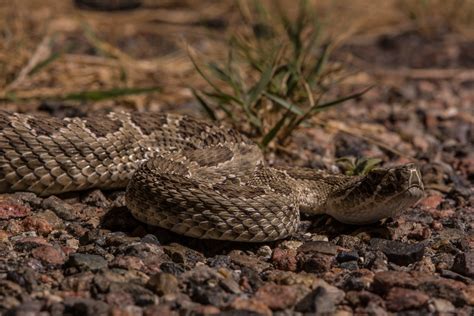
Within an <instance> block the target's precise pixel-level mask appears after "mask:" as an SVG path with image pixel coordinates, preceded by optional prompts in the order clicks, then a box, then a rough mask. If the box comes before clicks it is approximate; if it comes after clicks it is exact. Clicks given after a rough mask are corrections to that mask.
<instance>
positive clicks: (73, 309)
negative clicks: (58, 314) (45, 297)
mask: <svg viewBox="0 0 474 316" xmlns="http://www.w3.org/2000/svg"><path fill="white" fill-rule="evenodd" d="M63 304H64V307H63V308H64V310H63V314H70V315H84V316H101V315H104V316H105V315H108V310H109V306H108V305H107V304H106V303H104V302H101V301H96V300H93V299H86V298H72V297H67V298H66V299H65V300H64V301H63Z"/></svg>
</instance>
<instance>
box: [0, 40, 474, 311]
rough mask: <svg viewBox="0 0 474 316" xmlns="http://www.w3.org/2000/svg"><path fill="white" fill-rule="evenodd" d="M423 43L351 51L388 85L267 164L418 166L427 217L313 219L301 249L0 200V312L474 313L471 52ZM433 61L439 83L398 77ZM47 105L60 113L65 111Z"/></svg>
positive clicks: (119, 208)
mask: <svg viewBox="0 0 474 316" xmlns="http://www.w3.org/2000/svg"><path fill="white" fill-rule="evenodd" d="M413 36H414V35H412V34H411V33H410V34H409V35H404V36H401V35H400V36H397V37H390V38H389V39H387V37H383V38H381V39H380V40H379V41H378V42H377V43H375V44H374V43H372V44H370V45H367V46H356V45H352V46H346V47H345V48H343V49H342V52H343V53H349V54H353V55H354V56H356V57H357V58H358V59H359V65H360V63H368V62H372V63H374V64H375V65H378V66H380V67H381V66H384V67H385V68H384V72H383V73H380V71H379V72H378V73H375V75H374V77H370V78H371V80H372V79H373V78H378V79H380V81H381V84H379V85H378V86H377V87H375V88H374V89H372V90H371V91H369V92H368V93H367V94H366V95H365V96H364V97H363V99H362V100H357V101H353V102H351V103H349V104H345V105H344V106H342V107H340V108H338V109H336V110H332V111H328V112H326V113H324V115H323V116H321V118H322V119H323V120H324V124H323V125H324V126H323V127H321V128H319V129H318V128H305V129H302V130H300V131H299V132H298V133H297V134H296V135H295V136H294V138H293V141H292V143H291V144H289V145H288V148H287V149H286V150H285V152H286V154H280V153H277V154H270V155H269V157H268V158H269V161H270V162H272V163H291V164H292V165H301V166H310V167H318V168H326V169H329V170H338V169H339V170H340V169H341V168H342V167H341V165H340V164H338V163H336V160H337V159H338V158H341V157H347V156H353V157H364V156H365V157H377V158H380V159H382V160H383V161H384V165H386V166H388V165H396V164H400V163H405V162H407V161H409V158H408V157H412V158H415V159H416V161H417V162H418V163H419V165H420V168H421V171H422V174H423V179H424V183H425V186H426V197H425V198H424V199H423V200H421V201H420V203H419V204H417V205H416V206H415V207H413V208H411V209H409V210H407V211H406V212H405V213H404V214H402V215H401V216H400V217H398V218H395V219H388V220H386V221H383V222H381V223H379V224H376V225H370V226H362V227H358V226H348V225H343V224H340V223H338V222H336V221H334V220H331V219H330V218H328V217H326V216H317V217H304V218H303V219H302V223H301V225H300V228H299V230H298V233H297V234H295V236H293V237H292V238H288V239H287V240H282V241H277V242H273V243H266V244H241V243H232V242H217V241H210V240H195V239H191V238H185V237H182V236H178V235H175V234H172V233H170V232H168V231H166V230H162V229H159V228H155V227H151V226H147V225H144V224H142V223H140V222H138V221H137V220H135V219H134V218H133V217H132V216H131V214H130V213H129V211H128V210H127V209H126V207H124V194H123V191H114V192H103V191H100V190H93V191H87V192H80V193H70V194H65V195H63V196H58V197H57V196H50V197H44V198H43V197H38V196H36V195H35V194H32V193H24V192H19V193H15V194H1V195H0V314H5V315H36V314H39V315H64V314H68V315H106V314H108V315H213V314H219V315H272V314H274V315H305V314H307V315H314V314H317V315H331V314H334V315H351V314H354V313H355V314H361V315H365V314H371V315H387V314H388V315H390V314H398V315H419V314H428V313H431V314H440V315H444V314H458V315H473V313H474V282H473V278H474V234H473V231H474V212H473V202H474V196H473V194H472V193H473V191H472V182H473V180H474V177H473V175H474V152H473V142H474V128H473V125H474V116H473V104H474V94H473V92H472V91H473V87H474V78H471V79H469V78H467V79H466V78H464V79H462V78H461V79H456V78H451V77H449V76H448V77H446V76H444V75H445V73H444V72H442V69H444V68H447V67H457V66H459V67H466V69H471V68H468V67H473V63H472V55H470V54H462V53H459V52H465V47H472V46H473V44H472V43H466V42H461V43H459V45H458V46H456V43H454V44H453V42H452V41H450V42H449V45H447V44H445V41H444V40H438V41H433V42H429V43H426V42H422V41H420V40H418V41H417V40H416V38H415V39H414V37H413ZM415 37H416V34H415ZM407 43H408V44H409V45H408V44H407ZM440 43H441V44H440ZM417 45H418V46H417ZM400 47H402V48H406V47H408V48H407V49H400ZM456 48H457V49H458V50H457V52H458V54H456V53H453V51H454V52H456ZM410 49H411V50H410ZM424 49H426V51H425V50H424ZM421 50H423V53H425V54H422V53H420V55H422V56H428V57H429V58H432V60H433V61H435V62H436V61H439V63H438V64H431V65H430V66H432V67H433V68H436V69H438V70H439V73H441V74H442V75H443V76H437V77H436V78H431V77H430V78H425V77H423V76H421V78H420V76H418V75H417V76H416V77H417V78H411V77H410V73H408V75H404V76H400V74H399V73H392V72H390V69H391V68H390V67H392V66H393V67H395V65H396V66H397V67H398V66H400V64H403V62H404V61H405V62H407V63H406V66H407V67H414V68H417V67H426V66H427V65H426V63H425V59H415V60H412V59H410V56H411V54H413V52H415V51H416V52H420V51H421ZM381 54H385V55H384V58H379V59H376V60H371V58H372V57H373V56H380V55H381ZM430 54H431V55H430ZM371 56H372V57H371ZM394 56H396V57H394ZM428 57H426V58H428ZM364 58H366V59H367V60H364ZM408 61H409V62H408ZM402 66H403V65H402ZM409 69H411V68H409ZM378 70H380V69H378ZM471 70H472V69H471ZM431 76H433V75H432V74H431ZM42 108H43V109H45V110H47V111H48V112H50V114H52V115H58V116H62V115H64V112H63V111H64V109H63V108H62V107H61V106H57V105H44V104H43V107H42ZM68 111H70V108H68ZM77 111H78V112H81V111H82V110H79V109H78V110H77ZM72 112H73V114H74V113H75V111H72ZM368 135H370V136H368ZM289 153H292V154H293V155H290V154H289Z"/></svg>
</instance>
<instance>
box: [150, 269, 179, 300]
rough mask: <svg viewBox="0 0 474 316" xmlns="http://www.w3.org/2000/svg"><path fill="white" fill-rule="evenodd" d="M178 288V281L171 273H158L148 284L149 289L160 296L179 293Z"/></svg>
mask: <svg viewBox="0 0 474 316" xmlns="http://www.w3.org/2000/svg"><path fill="white" fill-rule="evenodd" d="M178 286H179V282H178V279H176V277H175V276H174V275H172V274H169V273H157V274H155V275H153V276H152V277H151V278H150V280H148V283H147V287H148V288H149V289H150V290H152V291H153V292H155V293H156V294H157V295H159V296H162V295H166V294H172V293H177V292H178V291H179V288H178Z"/></svg>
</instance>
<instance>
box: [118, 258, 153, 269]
mask: <svg viewBox="0 0 474 316" xmlns="http://www.w3.org/2000/svg"><path fill="white" fill-rule="evenodd" d="M109 266H110V267H111V268H121V269H127V270H130V269H131V270H142V269H143V268H144V266H145V264H144V263H143V261H142V260H141V259H140V258H138V257H134V256H121V257H116V258H115V259H114V260H113V261H112V262H111V263H110V264H109Z"/></svg>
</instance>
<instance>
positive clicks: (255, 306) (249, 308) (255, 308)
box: [230, 297, 272, 316]
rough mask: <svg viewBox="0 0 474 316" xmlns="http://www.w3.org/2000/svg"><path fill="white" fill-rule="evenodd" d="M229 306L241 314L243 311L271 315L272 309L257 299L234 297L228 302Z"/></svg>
mask: <svg viewBox="0 0 474 316" xmlns="http://www.w3.org/2000/svg"><path fill="white" fill-rule="evenodd" d="M230 308H231V309H234V310H237V311H238V312H239V313H240V314H241V315H244V314H245V313H257V314H258V315H264V316H271V315H272V311H271V309H270V308H268V307H267V306H266V305H265V304H264V303H262V302H260V301H259V300H257V299H254V298H251V299H244V298H240V297H238V298H236V299H235V300H233V301H232V303H231V304H230Z"/></svg>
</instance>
